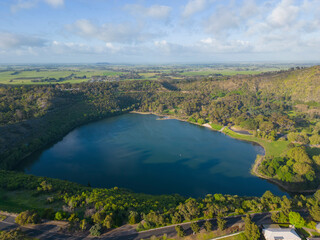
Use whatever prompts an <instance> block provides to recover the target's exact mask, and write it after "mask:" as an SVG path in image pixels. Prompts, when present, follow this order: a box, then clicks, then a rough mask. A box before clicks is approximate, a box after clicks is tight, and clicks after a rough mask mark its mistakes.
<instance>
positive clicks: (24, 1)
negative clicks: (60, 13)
mask: <svg viewBox="0 0 320 240" xmlns="http://www.w3.org/2000/svg"><path fill="white" fill-rule="evenodd" d="M40 2H44V3H46V4H48V5H50V6H51V7H54V8H57V7H61V6H63V5H64V0H15V3H14V4H12V5H11V11H12V12H13V13H15V12H17V11H19V10H23V9H31V8H34V7H37V5H38V4H39V3H40Z"/></svg>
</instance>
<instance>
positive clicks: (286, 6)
mask: <svg viewBox="0 0 320 240" xmlns="http://www.w3.org/2000/svg"><path fill="white" fill-rule="evenodd" d="M298 12H299V7H297V6H295V5H293V1H292V0H282V1H281V2H280V3H279V4H278V5H277V7H276V8H275V9H273V11H272V12H271V14H270V15H269V17H268V18H267V20H268V22H269V23H270V24H271V25H272V26H274V27H288V26H290V25H291V24H292V23H293V22H294V21H295V20H296V19H297V16H298Z"/></svg>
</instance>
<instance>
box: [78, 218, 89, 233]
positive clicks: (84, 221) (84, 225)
mask: <svg viewBox="0 0 320 240" xmlns="http://www.w3.org/2000/svg"><path fill="white" fill-rule="evenodd" d="M87 228H88V223H87V220H85V219H82V220H81V222H80V229H81V230H82V231H85V230H86V229H87Z"/></svg>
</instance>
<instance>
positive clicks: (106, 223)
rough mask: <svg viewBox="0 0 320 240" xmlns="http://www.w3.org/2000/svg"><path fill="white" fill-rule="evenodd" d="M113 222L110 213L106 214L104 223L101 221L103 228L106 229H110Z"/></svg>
mask: <svg viewBox="0 0 320 240" xmlns="http://www.w3.org/2000/svg"><path fill="white" fill-rule="evenodd" d="M112 224H113V220H112V213H111V214H108V215H107V216H106V217H105V219H104V221H103V226H105V227H106V228H107V229H110V228H111V227H112Z"/></svg>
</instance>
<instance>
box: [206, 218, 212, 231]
mask: <svg viewBox="0 0 320 240" xmlns="http://www.w3.org/2000/svg"><path fill="white" fill-rule="evenodd" d="M204 228H205V229H206V231H207V232H211V231H212V223H211V222H210V221H209V220H207V221H206V222H205V223H204Z"/></svg>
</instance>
